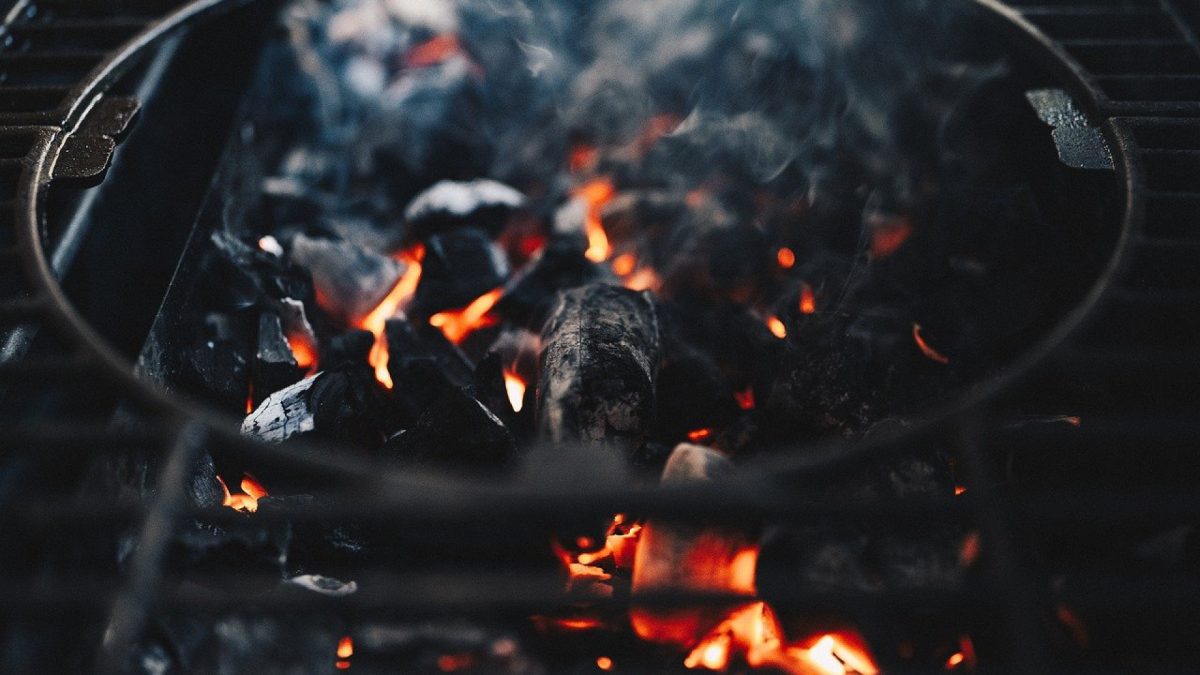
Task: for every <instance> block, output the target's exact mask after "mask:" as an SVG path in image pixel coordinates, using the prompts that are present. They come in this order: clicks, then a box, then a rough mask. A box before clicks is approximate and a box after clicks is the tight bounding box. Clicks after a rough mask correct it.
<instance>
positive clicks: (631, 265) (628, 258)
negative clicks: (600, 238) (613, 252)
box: [612, 253, 637, 277]
mask: <svg viewBox="0 0 1200 675" xmlns="http://www.w3.org/2000/svg"><path fill="white" fill-rule="evenodd" d="M635 269H637V258H636V257H634V255H633V254H632V253H622V254H621V255H619V256H617V257H616V258H614V259H613V262H612V271H613V273H614V274H616V275H617V276H619V277H627V276H629V275H630V274H633V270H635Z"/></svg>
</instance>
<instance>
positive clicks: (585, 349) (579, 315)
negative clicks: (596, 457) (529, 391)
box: [537, 284, 659, 455]
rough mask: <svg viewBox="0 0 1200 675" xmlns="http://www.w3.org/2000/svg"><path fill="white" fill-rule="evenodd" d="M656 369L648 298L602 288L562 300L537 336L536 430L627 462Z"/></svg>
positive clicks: (649, 402)
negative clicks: (605, 450)
mask: <svg viewBox="0 0 1200 675" xmlns="http://www.w3.org/2000/svg"><path fill="white" fill-rule="evenodd" d="M658 362H659V334H658V318H657V315H656V313H655V309H654V305H653V304H652V303H651V301H650V298H649V296H648V295H646V294H644V293H637V292H634V291H630V290H627V289H624V288H619V287H616V286H606V285H602V284H595V285H591V286H586V287H584V288H579V289H576V290H572V291H568V292H566V293H564V294H562V295H561V296H560V299H559V302H558V306H557V307H556V308H555V310H554V312H553V314H552V315H551V317H550V319H549V321H548V322H547V324H546V327H545V329H544V331H543V333H542V353H541V358H540V375H539V378H538V392H537V419H538V428H539V430H540V431H541V432H542V434H543V435H544V436H545V437H546V438H547V439H549V440H550V441H552V442H555V443H561V442H571V441H578V442H582V443H584V444H588V445H599V446H604V447H608V448H612V449H614V450H619V451H621V452H623V453H625V454H626V455H629V454H632V453H633V452H634V451H635V450H636V449H637V448H638V447H639V446H641V445H642V443H643V442H644V440H645V436H646V432H647V430H648V429H649V425H650V422H651V417H652V416H653V413H654V382H655V376H656V372H657V369H658Z"/></svg>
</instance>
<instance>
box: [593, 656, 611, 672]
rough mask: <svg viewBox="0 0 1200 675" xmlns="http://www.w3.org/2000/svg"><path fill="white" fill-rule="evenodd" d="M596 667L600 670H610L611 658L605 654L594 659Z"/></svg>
mask: <svg viewBox="0 0 1200 675" xmlns="http://www.w3.org/2000/svg"><path fill="white" fill-rule="evenodd" d="M596 667H597V668H599V669H600V670H612V669H613V660H612V659H610V658H608V657H607V656H601V657H598V658H597V659H596Z"/></svg>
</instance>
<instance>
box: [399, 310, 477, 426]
mask: <svg viewBox="0 0 1200 675" xmlns="http://www.w3.org/2000/svg"><path fill="white" fill-rule="evenodd" d="M384 335H385V336H386V338H387V344H388V355H389V357H388V372H389V373H390V374H391V376H392V381H393V383H394V384H395V386H394V387H393V391H396V392H401V393H404V394H406V395H408V394H410V393H411V392H413V391H416V390H427V389H430V388H431V386H430V385H431V384H432V382H431V381H430V380H429V373H430V372H431V371H432V370H436V371H438V373H439V374H438V375H437V376H436V377H437V380H438V381H441V382H446V383H449V384H450V385H452V386H455V387H466V386H469V385H470V384H471V382H472V381H473V379H474V371H475V368H474V366H472V365H471V361H470V359H468V358H467V357H466V355H465V354H463V353H462V351H461V350H460V349H459V348H458V347H456V346H455V345H454V343H452V342H450V341H449V340H447V339H446V336H445V335H443V334H442V332H441V331H440V330H438V329H436V328H434V327H432V326H429V325H427V324H420V323H413V322H412V321H409V320H408V319H407V318H404V317H398V318H395V319H389V320H388V322H387V324H386V327H385V328H384ZM439 393H440V392H439ZM430 401H431V399H425V400H424V401H423V404H422V408H424V404H427V403H429V402H430Z"/></svg>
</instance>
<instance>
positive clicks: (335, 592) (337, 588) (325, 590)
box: [286, 574, 358, 598]
mask: <svg viewBox="0 0 1200 675" xmlns="http://www.w3.org/2000/svg"><path fill="white" fill-rule="evenodd" d="M286 583H289V584H294V585H296V586H299V587H300V588H305V589H308V590H310V591H312V592H314V593H320V594H321V595H327V596H329V597H331V598H342V597H345V596H347V595H351V594H353V593H354V592H355V591H357V590H358V582H357V581H353V580H351V581H341V580H340V579H334V578H333V577H325V576H321V575H320V574H302V575H300V576H298V577H292V578H291V579H288V580H287V582H286Z"/></svg>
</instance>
